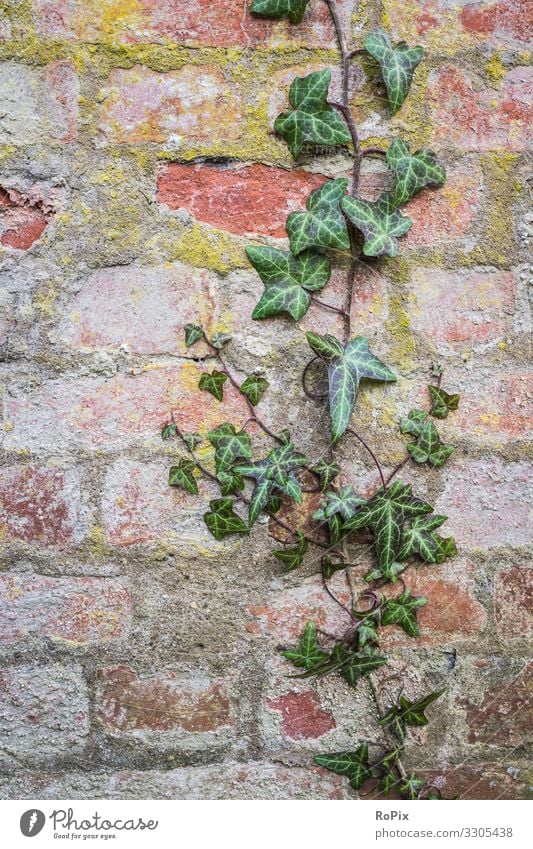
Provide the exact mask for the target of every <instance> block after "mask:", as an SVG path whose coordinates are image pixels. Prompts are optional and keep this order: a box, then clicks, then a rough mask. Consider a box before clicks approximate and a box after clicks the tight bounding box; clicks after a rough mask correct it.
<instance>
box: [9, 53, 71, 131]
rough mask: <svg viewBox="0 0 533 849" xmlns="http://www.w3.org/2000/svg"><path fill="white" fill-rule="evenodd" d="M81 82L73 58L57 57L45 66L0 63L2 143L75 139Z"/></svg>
mask: <svg viewBox="0 0 533 849" xmlns="http://www.w3.org/2000/svg"><path fill="white" fill-rule="evenodd" d="M78 94H79V85H78V78H77V75H76V71H75V68H74V65H73V64H72V62H70V61H68V60H57V61H54V62H50V64H49V65H46V66H45V67H44V68H32V67H30V66H28V65H19V64H16V63H14V62H4V63H2V64H0V98H1V100H2V102H3V103H4V107H5V108H4V112H3V114H2V117H1V118H0V143H7V144H17V145H18V144H23V145H27V144H32V143H37V142H38V143H40V144H43V143H46V142H48V143H49V144H54V143H57V142H63V143H68V142H72V141H74V140H75V138H76V135H77V123H78Z"/></svg>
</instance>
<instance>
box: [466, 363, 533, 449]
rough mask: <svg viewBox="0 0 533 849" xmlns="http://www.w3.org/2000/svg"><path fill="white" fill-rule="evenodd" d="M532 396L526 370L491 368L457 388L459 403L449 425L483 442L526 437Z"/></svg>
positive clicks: (529, 430) (530, 420)
mask: <svg viewBox="0 0 533 849" xmlns="http://www.w3.org/2000/svg"><path fill="white" fill-rule="evenodd" d="M532 395H533V379H532V377H531V374H530V373H529V372H525V371H513V372H511V373H510V374H507V373H506V372H503V371H498V370H494V371H492V372H491V373H490V375H489V376H488V377H485V378H483V377H482V376H481V375H479V374H477V375H476V376H475V379H474V380H473V381H472V383H471V384H469V385H468V387H467V388H466V390H465V388H464V387H463V388H462V389H461V403H460V405H459V409H458V410H457V412H456V413H454V415H453V419H452V420H451V421H450V425H451V426H452V427H453V428H454V429H456V430H457V431H459V432H461V433H463V434H472V435H473V436H475V437H476V439H479V440H480V441H483V442H488V441H490V442H496V441H497V442H500V441H501V440H502V439H509V440H513V439H521V438H527V436H528V434H529V433H530V432H531V427H532V423H533V422H532V415H531V400H532Z"/></svg>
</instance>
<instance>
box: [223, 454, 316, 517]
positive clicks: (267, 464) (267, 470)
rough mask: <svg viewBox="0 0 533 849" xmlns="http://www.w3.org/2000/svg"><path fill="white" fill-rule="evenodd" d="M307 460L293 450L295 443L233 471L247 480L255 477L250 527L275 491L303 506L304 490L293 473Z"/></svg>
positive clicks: (239, 466) (250, 508)
mask: <svg viewBox="0 0 533 849" xmlns="http://www.w3.org/2000/svg"><path fill="white" fill-rule="evenodd" d="M306 462H307V458H306V457H305V456H304V455H303V454H299V453H297V452H296V451H295V450H294V446H293V444H292V442H288V443H287V444H286V445H280V446H278V447H277V448H274V449H273V450H272V451H271V452H270V454H269V455H268V457H266V458H265V459H264V460H259V461H258V462H257V463H249V464H239V465H237V466H235V467H234V471H235V472H238V473H239V474H241V475H243V476H244V477H245V478H253V479H254V480H255V482H256V484H255V489H254V492H253V495H252V498H251V499H250V505H249V514H248V522H249V525H250V527H252V525H253V524H254V522H255V521H256V520H257V518H258V516H259V514H260V512H261V510H263V508H264V507H265V506H266V505H267V502H268V500H269V498H271V496H272V494H273V493H274V492H275V490H278V491H280V492H283V493H285V494H286V495H288V496H289V497H290V498H292V499H293V500H294V501H296V502H298V503H301V501H302V488H301V486H300V483H299V481H298V479H297V478H296V477H295V475H294V471H295V470H297V469H300V468H301V467H302V466H305V464H306Z"/></svg>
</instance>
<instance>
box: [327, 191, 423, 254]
mask: <svg viewBox="0 0 533 849" xmlns="http://www.w3.org/2000/svg"><path fill="white" fill-rule="evenodd" d="M342 208H343V210H344V212H345V213H346V215H347V216H348V218H349V219H350V221H351V222H352V224H354V226H355V227H357V229H358V230H360V231H361V233H362V234H363V236H364V237H365V241H364V244H363V253H364V255H365V256H383V255H387V256H396V254H397V253H398V238H399V237H400V236H404V235H405V234H406V233H407V231H408V230H409V229H410V228H411V224H412V223H413V222H412V220H411V219H410V218H409V216H407V215H402V214H401V212H400V211H399V210H398V209H396V207H395V206H394V204H393V201H392V194H391V193H390V192H383V194H382V195H381V196H380V197H379V198H378V200H376V201H370V200H362V199H361V198H353V197H349V196H346V197H345V198H343V199H342Z"/></svg>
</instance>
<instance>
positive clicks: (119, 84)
mask: <svg viewBox="0 0 533 849" xmlns="http://www.w3.org/2000/svg"><path fill="white" fill-rule="evenodd" d="M102 99H103V106H102V110H101V114H100V123H99V129H100V137H101V139H102V140H103V141H107V142H111V143H116V144H125V143H129V144H132V143H136V142H166V141H168V140H169V139H170V138H171V139H172V142H173V146H174V147H179V146H180V144H182V143H183V142H190V141H204V142H205V141H207V140H208V139H209V138H210V137H211V136H212V127H213V124H216V126H217V138H218V139H220V140H225V141H227V140H230V139H236V138H239V137H240V135H241V133H242V104H241V98H240V95H239V93H238V89H237V88H236V87H235V85H233V86H232V85H229V84H228V83H227V82H226V81H225V80H224V77H223V75H222V72H221V71H220V70H219V69H218V68H216V67H215V66H191V65H188V66H186V67H184V68H182V69H181V70H179V71H169V72H168V73H158V72H157V71H151V70H150V69H148V68H145V67H144V66H141V65H136V66H135V67H134V68H131V69H127V70H123V69H122V68H119V69H117V70H114V71H112V72H111V75H110V77H109V80H108V83H107V86H106V88H105V90H104V91H103V92H102Z"/></svg>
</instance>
